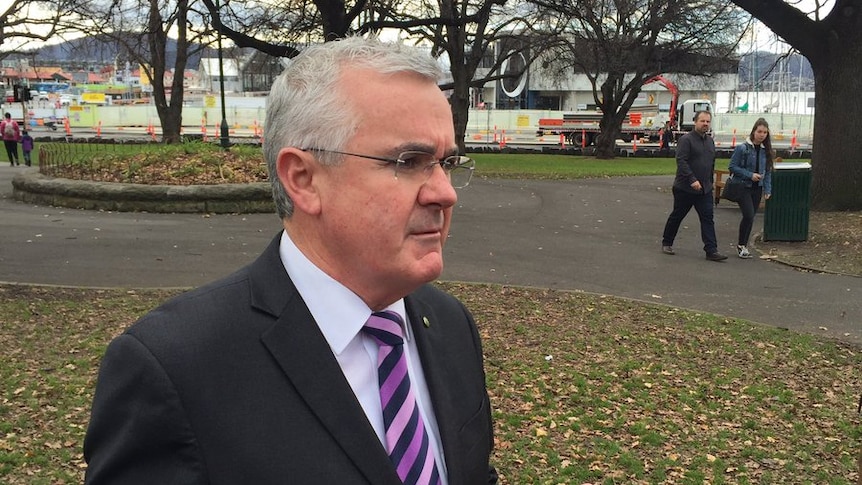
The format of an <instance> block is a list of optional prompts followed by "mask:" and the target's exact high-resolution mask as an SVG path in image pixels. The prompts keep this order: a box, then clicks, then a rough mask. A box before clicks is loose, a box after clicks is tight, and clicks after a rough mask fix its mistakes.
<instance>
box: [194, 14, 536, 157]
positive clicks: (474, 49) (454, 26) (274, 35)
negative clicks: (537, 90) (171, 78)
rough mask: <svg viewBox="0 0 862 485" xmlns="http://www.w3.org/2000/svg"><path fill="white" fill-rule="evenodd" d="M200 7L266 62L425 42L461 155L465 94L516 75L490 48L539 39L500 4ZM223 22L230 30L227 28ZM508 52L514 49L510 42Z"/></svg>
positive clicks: (523, 45) (522, 19) (532, 45)
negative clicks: (445, 73)
mask: <svg viewBox="0 0 862 485" xmlns="http://www.w3.org/2000/svg"><path fill="white" fill-rule="evenodd" d="M202 1H203V2H204V4H205V5H206V6H207V8H208V9H209V10H210V12H211V14H212V16H213V22H214V23H213V26H214V28H216V29H217V30H219V31H220V32H222V33H224V34H225V35H226V36H228V37H229V38H230V39H231V40H233V41H234V42H235V43H236V44H237V45H240V46H243V47H254V48H256V49H258V50H261V51H263V52H266V53H268V54H271V55H277V56H286V57H292V56H294V55H296V53H298V52H299V49H300V48H301V46H302V45H304V44H305V43H307V42H309V41H313V42H322V41H326V40H332V39H337V38H340V37H344V36H346V35H351V34H365V33H377V32H381V31H383V30H384V29H390V30H400V31H401V32H402V33H403V35H404V37H405V38H406V39H412V40H413V41H415V42H421V41H427V42H429V43H430V46H431V49H432V51H433V52H432V54H433V55H435V56H443V55H444V54H445V57H446V58H447V61H448V64H449V66H450V72H451V75H452V80H451V81H450V82H446V83H445V84H444V85H442V86H441V88H442V89H444V90H447V91H451V96H450V102H451V104H452V109H453V121H454V124H455V132H456V140H457V142H458V145H459V148H460V149H461V150H463V149H464V136H465V133H466V128H467V116H468V112H469V107H470V89H471V88H474V87H475V88H480V87H482V86H484V85H485V84H486V83H487V82H493V81H495V80H497V79H500V78H501V77H507V76H514V77H517V76H520V75H521V74H522V72H516V73H510V74H500V73H498V72H496V71H497V68H498V67H499V66H500V64H501V63H502V62H503V60H504V57H500V56H497V55H496V52H495V43H496V42H498V41H500V40H509V41H511V40H512V39H517V43H518V44H519V45H520V46H521V47H519V49H525V48H528V47H529V48H532V49H533V50H536V49H537V47H536V46H537V45H538V44H539V42H538V41H539V39H540V38H539V37H530V35H529V31H530V28H531V22H530V19H529V18H528V16H529V15H531V10H529V9H525V12H523V14H522V15H518V14H514V15H513V11H512V10H511V9H510V10H508V11H506V10H503V7H504V5H505V4H506V0H427V1H426V0H418V1H415V2H413V1H398V0H357V1H355V2H353V3H350V2H346V1H343V0H313V1H311V2H309V1H307V0H284V1H283V2H278V3H277V4H270V5H271V6H273V7H274V8H273V9H272V10H266V11H264V12H259V11H249V10H247V9H245V5H244V3H243V2H237V1H235V2H232V3H231V4H230V5H229V6H224V5H223V6H222V7H221V11H219V9H217V8H216V7H217V5H216V3H215V2H214V0H202ZM276 5H277V6H276ZM522 8H523V7H522ZM228 22H230V23H231V24H235V25H236V27H231V26H229V25H228ZM278 26H281V28H278ZM525 39H528V40H525ZM510 45H514V44H513V43H512V42H510ZM526 67H527V66H524V67H523V68H524V69H526ZM480 73H481V74H480Z"/></svg>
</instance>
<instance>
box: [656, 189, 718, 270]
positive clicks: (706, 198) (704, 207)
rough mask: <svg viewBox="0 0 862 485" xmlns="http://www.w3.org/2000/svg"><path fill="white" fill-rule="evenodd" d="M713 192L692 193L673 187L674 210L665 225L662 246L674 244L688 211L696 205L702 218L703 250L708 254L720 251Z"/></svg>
mask: <svg viewBox="0 0 862 485" xmlns="http://www.w3.org/2000/svg"><path fill="white" fill-rule="evenodd" d="M713 203H714V201H713V200H712V194H711V193H709V194H692V193H690V192H684V191H682V190H678V189H677V188H676V187H674V188H673V211H672V212H671V213H670V215H669V216H668V217H667V224H665V226H664V234H663V235H662V240H661V244H662V246H673V240H674V239H676V233H677V232H678V231H679V226H680V224H682V220H683V219H685V216H686V215H688V212H689V211H690V210H691V208H692V207H694V210H695V211H697V216H698V217H699V218H700V238H701V239H703V250H704V251H706V254H712V253H714V252H716V251H718V241H717V239H716V237H715V221H714V220H713V215H712V209H713Z"/></svg>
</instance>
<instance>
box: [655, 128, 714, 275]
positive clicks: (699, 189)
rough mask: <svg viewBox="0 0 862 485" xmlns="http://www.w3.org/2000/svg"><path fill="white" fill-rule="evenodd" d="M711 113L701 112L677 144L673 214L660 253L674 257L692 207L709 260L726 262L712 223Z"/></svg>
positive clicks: (668, 222) (665, 229) (667, 225)
mask: <svg viewBox="0 0 862 485" xmlns="http://www.w3.org/2000/svg"><path fill="white" fill-rule="evenodd" d="M711 122H712V114H711V113H710V112H709V111H698V112H697V113H695V115H694V129H693V130H692V131H690V132H689V133H686V134H685V135H683V136H682V137H680V139H679V140H678V141H677V144H676V177H675V178H674V180H673V211H671V213H670V215H669V216H668V218H667V223H666V224H665V226H664V234H663V235H662V241H661V250H662V252H663V253H665V254H671V255H672V254H675V252H674V250H673V240H674V239H675V238H676V233H677V232H678V231H679V225H680V224H681V223H682V220H683V219H685V216H686V215H687V214H688V213H689V211H690V210H691V208H692V207H694V210H695V211H697V216H698V217H699V218H700V237H701V239H703V250H704V251H705V252H706V259H708V260H710V261H724V260H725V259H727V256H725V255H723V254H721V253H719V252H718V241H717V240H716V237H715V222H714V221H713V200H712V174H713V171H714V170H715V142H714V141H713V139H712V137H711V136H709V135H708V133H709V125H710V123H711Z"/></svg>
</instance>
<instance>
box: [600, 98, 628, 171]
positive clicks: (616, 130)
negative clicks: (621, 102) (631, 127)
mask: <svg viewBox="0 0 862 485" xmlns="http://www.w3.org/2000/svg"><path fill="white" fill-rule="evenodd" d="M605 109H607V110H608V111H610V112H603V113H602V121H600V122H599V130H600V133H599V134H598V136H596V158H600V159H612V158H616V156H617V138H619V137H620V132H621V130H620V126H622V120H623V117H621V116H619V115H618V114H617V113H616V112H615V108H614V107H611V106H606V108H605ZM611 110H614V111H611Z"/></svg>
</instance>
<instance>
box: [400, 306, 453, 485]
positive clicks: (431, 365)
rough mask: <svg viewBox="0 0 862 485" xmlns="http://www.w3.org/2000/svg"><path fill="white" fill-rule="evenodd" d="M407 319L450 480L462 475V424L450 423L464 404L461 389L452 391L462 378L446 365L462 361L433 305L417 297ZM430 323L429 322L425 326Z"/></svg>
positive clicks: (408, 308) (408, 307) (444, 323)
mask: <svg viewBox="0 0 862 485" xmlns="http://www.w3.org/2000/svg"><path fill="white" fill-rule="evenodd" d="M405 304H406V309H407V316H408V318H409V319H410V326H411V329H412V331H413V335H414V337H415V338H416V346H417V348H418V349H419V355H420V358H421V359H422V371H423V372H424V374H425V382H426V384H427V385H428V392H429V393H430V394H431V404H432V406H433V407H434V414H435V416H436V418H437V427H438V429H439V430H440V440H441V441H442V446H443V450H444V451H445V455H446V468H447V470H448V475H449V476H450V477H454V476H459V475H460V470H461V468H462V467H463V463H462V461H461V460H460V453H459V443H460V441H459V439H458V436H457V429H458V427H459V426H460V425H461V424H462V423H453V422H450V421H451V419H452V417H453V416H458V414H459V413H458V412H456V410H455V406H457V405H458V403H460V402H461V398H462V397H463V396H459V395H458V393H459V392H460V391H461V390H460V389H455V388H453V387H452V386H451V385H450V383H452V382H457V381H458V380H459V379H457V378H456V376H452V375H451V370H450V369H452V367H451V366H450V365H447V363H451V362H457V361H458V359H459V358H460V357H459V356H458V355H453V353H452V352H451V348H452V346H451V345H447V343H446V338H447V335H446V334H447V332H446V331H445V327H446V325H447V323H448V322H442V321H441V320H440V317H439V316H438V314H437V313H436V312H435V311H434V308H433V307H432V306H431V305H430V302H427V301H424V300H422V299H420V298H418V297H416V296H415V294H414V295H411V296H408V297H407V298H406V299H405ZM426 322H427V323H426Z"/></svg>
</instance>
